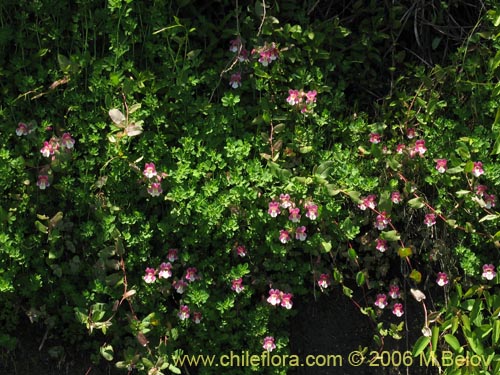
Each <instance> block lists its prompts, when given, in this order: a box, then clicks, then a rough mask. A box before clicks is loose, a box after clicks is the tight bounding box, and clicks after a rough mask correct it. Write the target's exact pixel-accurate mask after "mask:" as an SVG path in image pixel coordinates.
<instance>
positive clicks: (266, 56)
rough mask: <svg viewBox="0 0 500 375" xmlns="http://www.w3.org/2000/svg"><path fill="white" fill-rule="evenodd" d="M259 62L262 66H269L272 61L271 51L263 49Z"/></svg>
mask: <svg viewBox="0 0 500 375" xmlns="http://www.w3.org/2000/svg"><path fill="white" fill-rule="evenodd" d="M259 62H260V63H261V64H262V66H268V65H269V64H270V63H271V62H272V60H271V53H270V52H269V51H267V50H266V51H261V52H260V57H259Z"/></svg>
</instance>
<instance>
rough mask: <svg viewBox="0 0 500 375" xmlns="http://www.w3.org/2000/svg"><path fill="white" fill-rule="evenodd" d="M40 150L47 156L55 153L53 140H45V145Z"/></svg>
mask: <svg viewBox="0 0 500 375" xmlns="http://www.w3.org/2000/svg"><path fill="white" fill-rule="evenodd" d="M40 152H41V153H42V155H43V156H45V157H46V158H48V157H49V156H52V155H54V153H55V150H54V146H53V142H48V141H45V142H43V147H42V149H41V150H40Z"/></svg>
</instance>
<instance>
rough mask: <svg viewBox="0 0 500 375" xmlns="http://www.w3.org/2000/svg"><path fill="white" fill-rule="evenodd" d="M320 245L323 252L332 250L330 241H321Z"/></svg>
mask: <svg viewBox="0 0 500 375" xmlns="http://www.w3.org/2000/svg"><path fill="white" fill-rule="evenodd" d="M321 247H322V248H323V251H324V252H325V253H328V252H330V250H332V243H331V242H330V241H321Z"/></svg>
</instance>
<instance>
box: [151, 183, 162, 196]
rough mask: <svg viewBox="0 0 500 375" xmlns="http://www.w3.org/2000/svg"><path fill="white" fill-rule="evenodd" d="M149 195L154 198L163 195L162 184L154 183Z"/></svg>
mask: <svg viewBox="0 0 500 375" xmlns="http://www.w3.org/2000/svg"><path fill="white" fill-rule="evenodd" d="M148 193H149V195H151V196H152V197H157V196H159V195H160V194H161V193H163V189H162V188H161V183H159V182H152V183H151V185H150V186H149V187H148Z"/></svg>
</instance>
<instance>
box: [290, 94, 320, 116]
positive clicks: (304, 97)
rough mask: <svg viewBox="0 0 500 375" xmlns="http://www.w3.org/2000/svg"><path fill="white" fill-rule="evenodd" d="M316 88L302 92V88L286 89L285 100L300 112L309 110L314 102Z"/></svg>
mask: <svg viewBox="0 0 500 375" xmlns="http://www.w3.org/2000/svg"><path fill="white" fill-rule="evenodd" d="M316 95H317V92H316V90H312V91H308V92H304V91H302V90H288V98H286V101H287V103H288V104H290V105H291V106H293V107H297V108H299V109H300V111H301V112H302V113H305V112H310V110H311V109H312V106H313V105H314V103H316Z"/></svg>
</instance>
